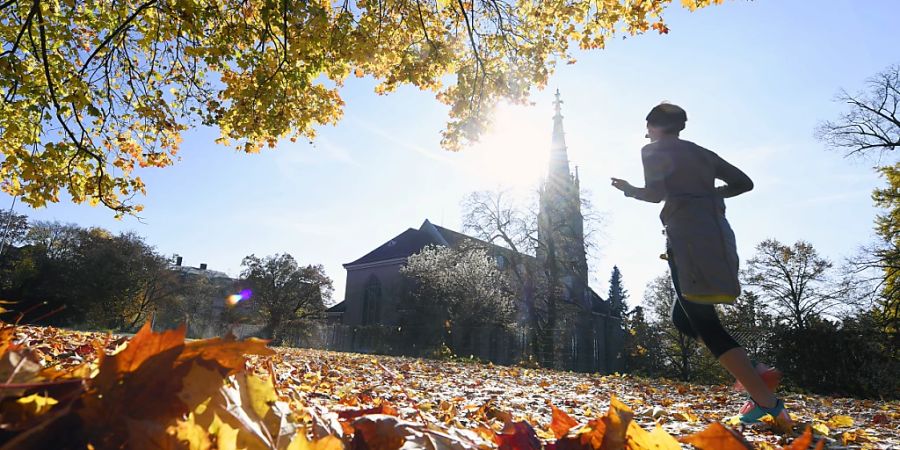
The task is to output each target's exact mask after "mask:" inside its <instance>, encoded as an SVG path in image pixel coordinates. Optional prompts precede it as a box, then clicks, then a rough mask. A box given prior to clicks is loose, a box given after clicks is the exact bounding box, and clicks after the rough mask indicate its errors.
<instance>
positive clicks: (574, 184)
mask: <svg viewBox="0 0 900 450" xmlns="http://www.w3.org/2000/svg"><path fill="white" fill-rule="evenodd" d="M553 106H554V112H555V114H554V115H553V137H552V140H551V143H550V167H549V170H548V173H547V179H546V180H544V184H543V186H542V188H541V194H540V213H539V215H538V241H539V245H538V249H537V255H536V256H537V258H538V260H539V261H541V262H543V263H544V264H545V265H546V264H547V263H552V264H553V265H554V266H555V267H556V268H557V270H558V271H559V274H560V281H562V283H563V284H564V285H565V286H566V290H567V294H566V297H567V299H568V301H570V302H572V303H575V304H580V305H582V306H584V307H586V308H590V302H591V300H590V295H589V294H588V287H587V286H588V279H587V270H588V267H587V258H586V255H585V248H584V218H583V217H582V215H581V193H580V192H579V186H578V185H579V183H578V176H577V175H576V174H572V172H570V171H569V155H568V149H567V147H566V135H565V132H564V131H563V121H562V119H563V115H562V100H561V99H560V95H559V90H558V89H557V91H556V100H555V101H554V102H553ZM576 172H577V169H576Z"/></svg>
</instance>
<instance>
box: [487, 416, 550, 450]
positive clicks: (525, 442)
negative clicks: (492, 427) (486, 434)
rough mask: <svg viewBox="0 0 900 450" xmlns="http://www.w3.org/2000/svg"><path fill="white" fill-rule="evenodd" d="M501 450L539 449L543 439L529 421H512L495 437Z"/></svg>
mask: <svg viewBox="0 0 900 450" xmlns="http://www.w3.org/2000/svg"><path fill="white" fill-rule="evenodd" d="M494 442H496V444H497V447H498V448H499V450H538V449H540V448H541V441H540V440H539V439H538V437H537V433H535V432H534V428H532V427H531V425H529V424H528V422H510V423H507V424H506V426H505V427H503V431H501V432H500V433H497V435H496V436H495V437H494Z"/></svg>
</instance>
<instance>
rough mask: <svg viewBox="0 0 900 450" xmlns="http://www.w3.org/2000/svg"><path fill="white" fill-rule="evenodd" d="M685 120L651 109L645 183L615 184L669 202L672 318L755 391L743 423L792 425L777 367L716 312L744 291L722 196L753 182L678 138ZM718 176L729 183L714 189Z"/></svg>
mask: <svg viewBox="0 0 900 450" xmlns="http://www.w3.org/2000/svg"><path fill="white" fill-rule="evenodd" d="M685 122H687V114H686V113H685V111H684V110H683V109H681V108H680V107H678V106H676V105H672V104H668V103H663V104H661V105H658V106H656V107H654V108H653V109H652V110H651V111H650V114H648V115H647V137H648V138H650V141H651V142H650V144H648V145H646V146H645V147H644V148H643V149H641V160H642V162H643V165H644V187H642V188H640V187H635V186H632V185H631V184H629V183H628V182H627V181H625V180H621V179H618V178H612V185H613V187H615V188H616V189H619V190H620V191H622V192H623V193H625V196H627V197H633V198H636V199H638V200H643V201H647V202H652V203H659V202H660V201H664V202H665V205H664V206H663V209H662V212H661V213H660V219H661V220H662V223H663V226H664V227H665V233H666V236H667V245H666V259H667V260H668V262H669V268H670V270H671V275H672V282H673V284H674V285H675V291H676V292H677V294H678V295H677V299H676V301H675V303H674V304H673V305H672V322H673V323H674V324H675V327H676V328H677V329H678V330H679V331H681V332H682V333H684V334H686V335H688V336H690V337H692V338H694V339H697V340H699V341H701V342H702V343H703V344H704V345H705V346H706V347H707V348H708V349H709V351H710V352H712V354H713V356H715V357H716V359H718V361H719V363H720V364H722V366H724V367H725V369H727V370H728V371H729V372H730V373H731V374H732V375H734V377H735V378H736V379H737V381H738V384H739V385H742V386H743V387H744V388H745V389H746V390H747V392H748V393H749V394H750V401H749V402H748V403H747V404H745V405H744V407H743V408H741V416H740V418H741V421H742V422H744V423H755V422H759V421H760V419H762V418H763V417H765V416H766V415H767V414H768V415H771V416H772V418H774V419H775V420H776V423H777V424H778V425H779V427H790V425H791V419H790V416H789V415H788V414H787V411H785V409H784V402H783V401H782V400H781V399H779V398H777V397H776V396H775V393H774V391H773V389H774V387H775V385H777V382H778V379H779V378H780V372H777V371H775V370H774V369H768V368H767V367H766V366H764V365H758V366H755V365H754V364H753V362H751V361H750V358H749V357H748V356H747V352H746V351H745V350H744V349H743V348H742V347H741V346H740V344H738V343H737V341H735V340H734V338H732V337H731V335H730V334H728V332H727V331H726V330H725V329H724V328H723V327H722V323H721V321H720V320H719V316H718V314H717V313H716V309H715V304H717V303H724V304H732V303H734V301H735V299H736V298H737V296H738V295H740V293H741V285H740V282H739V281H738V256H737V249H736V245H735V238H734V233H733V232H732V230H731V226H730V225H729V224H728V221H727V220H726V219H725V201H724V199H726V198H730V197H734V196H736V195H739V194H742V193H744V192H747V191H749V190H751V189H753V181H751V180H750V178H749V177H748V176H747V175H746V174H744V172H742V171H741V170H740V169H738V168H737V167H735V166H733V165H731V164H729V163H728V162H727V161H725V160H724V159H722V158H720V157H719V156H718V155H716V154H715V153H713V152H711V151H709V150H707V149H705V148H703V147H701V146H699V145H697V144H694V143H693V142H689V141H685V140H682V139H680V138H679V133H680V132H681V130H683V129H684V125H685ZM717 179H718V180H722V181H724V182H725V183H726V184H725V185H724V186H719V187H716V186H715V180H717ZM764 378H766V379H764ZM767 382H768V383H767Z"/></svg>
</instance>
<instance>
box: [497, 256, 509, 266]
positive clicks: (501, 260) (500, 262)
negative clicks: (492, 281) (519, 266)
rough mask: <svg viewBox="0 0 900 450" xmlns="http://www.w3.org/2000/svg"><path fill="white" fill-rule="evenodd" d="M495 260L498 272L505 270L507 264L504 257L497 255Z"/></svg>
mask: <svg viewBox="0 0 900 450" xmlns="http://www.w3.org/2000/svg"><path fill="white" fill-rule="evenodd" d="M496 260H497V268H498V269H500V270H506V266H507V264H508V263H509V262H508V261H507V260H506V257H505V256H503V255H497V257H496Z"/></svg>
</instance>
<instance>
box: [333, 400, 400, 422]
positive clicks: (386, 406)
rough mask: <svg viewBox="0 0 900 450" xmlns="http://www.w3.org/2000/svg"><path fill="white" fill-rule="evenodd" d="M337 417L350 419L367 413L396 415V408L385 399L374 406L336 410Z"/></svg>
mask: <svg viewBox="0 0 900 450" xmlns="http://www.w3.org/2000/svg"><path fill="white" fill-rule="evenodd" d="M337 414H338V418H340V419H342V420H352V419H355V418H357V417H359V416H365V415H369V414H386V415H389V416H398V415H399V414H398V413H397V409H396V408H394V406H393V405H391V404H390V403H389V402H387V401H383V402H381V404H380V405H378V406H376V407H374V408H365V409H348V410H344V411H338V413H337Z"/></svg>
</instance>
